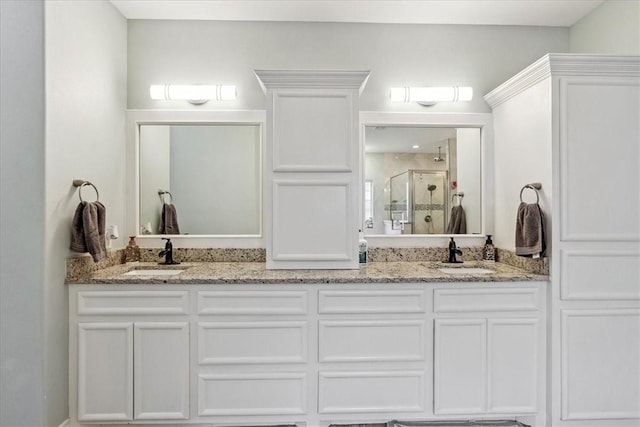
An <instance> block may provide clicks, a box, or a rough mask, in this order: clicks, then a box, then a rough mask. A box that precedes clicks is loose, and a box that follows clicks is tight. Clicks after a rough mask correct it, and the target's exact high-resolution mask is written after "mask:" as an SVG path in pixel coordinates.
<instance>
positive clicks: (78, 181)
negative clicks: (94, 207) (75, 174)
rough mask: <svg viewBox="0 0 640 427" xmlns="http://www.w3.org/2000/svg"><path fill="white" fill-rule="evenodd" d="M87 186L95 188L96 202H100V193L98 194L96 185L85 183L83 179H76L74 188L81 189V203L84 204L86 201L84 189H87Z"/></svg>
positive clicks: (79, 190)
mask: <svg viewBox="0 0 640 427" xmlns="http://www.w3.org/2000/svg"><path fill="white" fill-rule="evenodd" d="M87 185H90V186H91V187H93V189H94V190H95V192H96V200H95V201H96V202H97V201H99V200H100V193H99V192H98V189H97V188H96V186H95V185H93V183H91V182H89V181H85V180H83V179H74V180H73V186H74V187H80V188H79V189H78V197H80V201H81V202H84V200H83V199H82V188H83V187H86V186H87Z"/></svg>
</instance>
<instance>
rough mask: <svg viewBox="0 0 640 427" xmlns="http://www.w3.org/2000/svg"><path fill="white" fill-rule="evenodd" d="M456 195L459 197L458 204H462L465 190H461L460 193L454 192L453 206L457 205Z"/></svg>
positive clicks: (452, 196) (452, 197)
mask: <svg viewBox="0 0 640 427" xmlns="http://www.w3.org/2000/svg"><path fill="white" fill-rule="evenodd" d="M456 197H459V199H458V206H462V198H463V197H464V191H461V192H459V193H453V194H452V195H451V205H452V206H455V205H456V204H455V202H454V200H455V198H456Z"/></svg>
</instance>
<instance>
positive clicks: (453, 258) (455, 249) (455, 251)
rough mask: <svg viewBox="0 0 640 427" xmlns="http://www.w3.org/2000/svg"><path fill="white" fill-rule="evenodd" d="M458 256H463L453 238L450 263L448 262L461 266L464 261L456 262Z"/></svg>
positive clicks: (450, 243) (450, 248)
mask: <svg viewBox="0 0 640 427" xmlns="http://www.w3.org/2000/svg"><path fill="white" fill-rule="evenodd" d="M456 255H460V256H462V251H461V250H460V249H458V247H457V246H456V242H455V240H453V237H452V238H451V241H450V242H449V261H447V262H449V263H451V264H461V263H462V261H458V260H456Z"/></svg>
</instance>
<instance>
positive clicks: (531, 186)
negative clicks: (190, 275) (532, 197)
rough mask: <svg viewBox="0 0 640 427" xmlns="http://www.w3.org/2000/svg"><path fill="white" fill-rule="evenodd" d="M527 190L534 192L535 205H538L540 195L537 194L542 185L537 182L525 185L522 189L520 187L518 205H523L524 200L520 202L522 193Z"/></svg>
mask: <svg viewBox="0 0 640 427" xmlns="http://www.w3.org/2000/svg"><path fill="white" fill-rule="evenodd" d="M527 188H528V189H531V190H533V191H535V192H536V203H540V193H539V192H538V190H540V189H541V188H542V184H540V183H539V182H534V183H532V184H527V185H525V186H524V187H522V189H521V190H520V203H524V200H522V193H523V192H524V190H525V189H527Z"/></svg>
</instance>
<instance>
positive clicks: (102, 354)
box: [77, 322, 133, 421]
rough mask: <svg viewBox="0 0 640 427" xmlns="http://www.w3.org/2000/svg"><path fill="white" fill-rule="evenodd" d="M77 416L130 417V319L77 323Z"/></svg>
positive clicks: (89, 418)
mask: <svg viewBox="0 0 640 427" xmlns="http://www.w3.org/2000/svg"><path fill="white" fill-rule="evenodd" d="M77 333H78V366H77V369H78V420H79V421H107V420H109V421H128V420H132V419H133V323H131V322H102V323H80V324H78V326H77Z"/></svg>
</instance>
